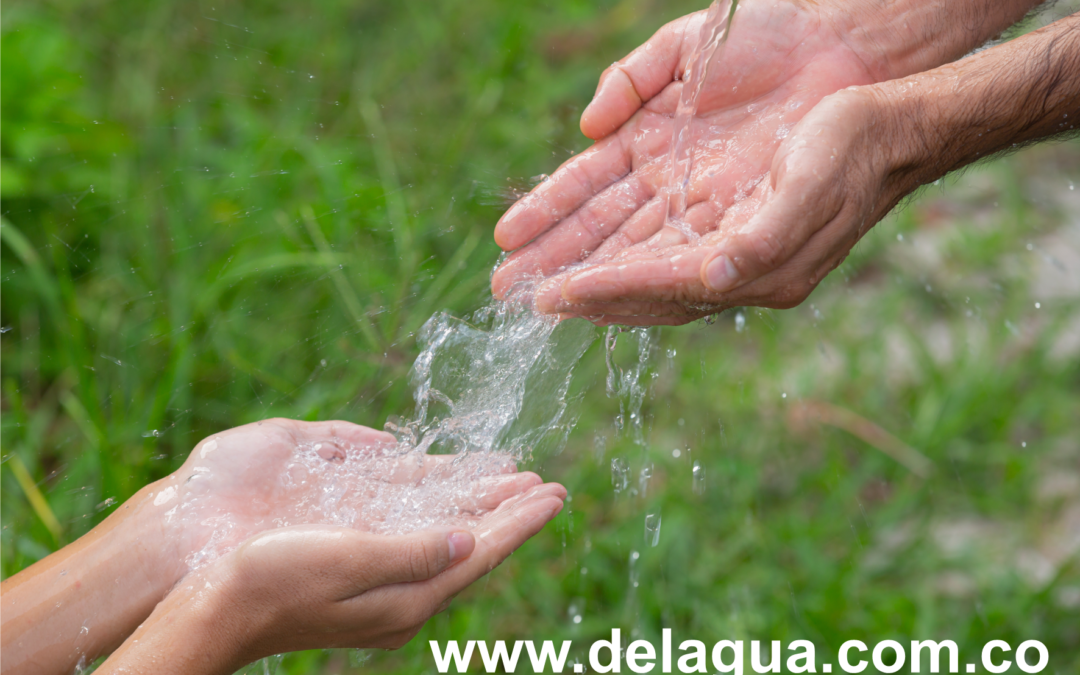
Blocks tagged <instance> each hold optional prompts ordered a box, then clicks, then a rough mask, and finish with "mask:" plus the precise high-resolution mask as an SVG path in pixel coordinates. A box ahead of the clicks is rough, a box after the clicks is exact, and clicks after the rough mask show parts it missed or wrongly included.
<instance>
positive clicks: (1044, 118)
mask: <svg viewBox="0 0 1080 675" xmlns="http://www.w3.org/2000/svg"><path fill="white" fill-rule="evenodd" d="M868 89H869V91H870V92H871V93H872V94H873V95H874V96H875V98H876V99H877V101H878V105H879V106H881V108H882V109H883V110H884V111H886V113H887V114H888V115H889V116H891V117H892V118H893V119H894V123H893V126H894V127H895V128H896V129H897V131H898V132H899V133H901V134H903V137H904V138H905V139H906V142H897V143H894V144H893V147H894V158H893V161H894V164H895V168H894V171H896V172H897V173H899V174H903V175H907V176H908V177H909V180H910V181H911V182H912V183H914V184H916V185H921V184H925V183H929V182H931V181H934V180H936V179H938V178H940V177H941V176H943V175H945V174H946V173H948V172H950V171H953V170H955V169H958V168H960V167H963V166H966V165H967V164H970V163H972V162H975V161H977V160H979V159H982V158H984V157H987V156H988V155H992V154H994V153H998V152H1001V151H1007V150H1010V149H1013V148H1016V147H1019V146H1021V145H1023V144H1026V143H1031V142H1033V141H1037V140H1041V139H1044V138H1048V137H1052V136H1057V135H1060V134H1067V133H1069V132H1073V131H1075V130H1076V129H1077V121H1078V120H1077V118H1078V117H1080V13H1077V14H1074V15H1072V16H1069V17H1066V18H1064V19H1061V20H1060V21H1057V22H1055V23H1053V24H1051V25H1049V26H1047V27H1045V28H1042V29H1040V30H1038V31H1034V32H1032V33H1030V34H1028V35H1025V36H1023V37H1020V38H1017V39H1016V40H1013V41H1011V42H1008V43H1006V44H1003V45H999V46H997V47H995V48H993V49H989V50H986V51H984V52H980V53H978V54H974V55H972V56H970V57H968V58H966V59H964V60H963V61H960V62H957V63H953V64H949V65H946V66H942V67H940V68H937V69H935V70H932V71H929V72H927V73H922V74H920V75H917V76H913V77H909V78H904V79H900V80H896V81H892V82H885V83H882V84H879V85H875V86H873V87H870V88H868Z"/></svg>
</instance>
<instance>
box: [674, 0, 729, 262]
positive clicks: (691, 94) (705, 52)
mask: <svg viewBox="0 0 1080 675" xmlns="http://www.w3.org/2000/svg"><path fill="white" fill-rule="evenodd" d="M738 4H739V3H738V0H713V3H712V4H711V5H710V6H709V11H708V13H707V14H706V15H705V23H703V24H702V26H701V33H700V35H699V36H698V44H697V48H695V49H694V51H693V53H691V54H690V58H689V59H688V60H687V63H686V70H685V71H684V72H685V73H686V75H684V79H683V87H682V93H681V95H680V96H679V105H678V107H677V108H676V109H675V122H674V128H673V130H672V136H671V154H670V162H671V176H670V178H669V179H668V186H667V189H666V193H667V220H666V221H665V225H666V226H668V227H673V228H675V229H677V230H679V231H680V232H682V233H683V234H684V235H686V237H687V238H688V239H690V240H691V241H692V240H695V239H697V236H698V235H697V234H696V233H694V232H693V230H692V229H691V227H690V225H689V223H687V222H686V206H687V198H688V195H689V192H690V176H691V174H692V173H693V170H694V130H693V120H694V117H695V116H696V115H697V110H698V99H699V98H700V96H701V90H702V87H703V86H704V85H705V80H706V78H707V77H708V73H709V65H710V64H711V63H712V62H713V60H714V59H715V58H716V56H717V51H718V50H719V49H720V48H721V47H723V46H724V45H725V44H726V43H727V38H728V34H729V33H730V28H731V23H732V20H733V19H734V17H735V9H736V8H737V7H738Z"/></svg>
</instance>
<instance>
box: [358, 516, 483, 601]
mask: <svg viewBox="0 0 1080 675" xmlns="http://www.w3.org/2000/svg"><path fill="white" fill-rule="evenodd" d="M475 547H476V540H475V539H474V538H473V535H472V533H471V532H468V531H466V530H445V529H435V530H423V531H421V532H415V533H413V534H406V535H400V536H392V537H389V536H382V535H372V537H371V539H370V546H369V547H368V550H367V551H366V552H365V555H364V558H365V563H366V565H365V566H366V567H367V570H366V572H367V574H365V575H364V576H365V581H366V582H367V584H366V585H367V586H368V587H369V588H375V587H377V586H385V585H386V584H397V583H403V582H410V581H423V580H425V579H430V578H432V577H434V576H438V575H439V574H440V573H442V572H443V571H444V570H446V569H447V568H449V567H450V566H452V565H453V564H454V563H456V562H458V561H459V560H463V559H464V558H467V557H468V556H469V554H470V553H472V552H473V549H474V548H475Z"/></svg>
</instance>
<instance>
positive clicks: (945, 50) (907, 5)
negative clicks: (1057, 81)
mask: <svg viewBox="0 0 1080 675" xmlns="http://www.w3.org/2000/svg"><path fill="white" fill-rule="evenodd" d="M796 1H797V2H802V3H812V4H816V5H818V6H819V7H821V11H822V12H823V13H825V14H829V15H831V16H832V17H833V18H832V21H831V23H832V24H833V25H834V26H836V27H837V30H838V32H840V34H841V35H842V36H843V39H844V41H845V42H847V43H848V46H850V47H851V48H852V49H854V50H855V51H856V52H857V53H860V54H862V55H863V56H864V60H865V61H866V62H867V65H868V66H869V67H870V68H871V69H872V70H874V71H875V73H874V74H875V75H876V77H877V79H878V80H879V81H884V80H890V79H895V78H898V77H905V76H907V75H911V74H913V73H919V72H922V71H925V70H929V69H931V68H936V67H937V66H940V65H942V64H945V63H951V62H952V61H955V60H956V59H959V58H961V57H963V56H964V55H965V54H968V53H970V52H971V51H972V50H973V49H975V48H977V47H979V46H981V45H983V44H985V43H986V42H987V41H989V40H991V39H993V38H995V37H997V36H998V35H1000V34H1001V33H1002V32H1003V31H1005V30H1006V29H1007V28H1009V27H1010V26H1012V25H1013V24H1015V23H1016V22H1018V21H1020V20H1021V19H1022V18H1024V15H1025V14H1027V13H1028V12H1029V11H1031V10H1032V9H1034V8H1035V7H1037V6H1039V5H1040V4H1042V3H1043V2H1044V1H1045V0H947V1H939V0H891V1H889V0H796Z"/></svg>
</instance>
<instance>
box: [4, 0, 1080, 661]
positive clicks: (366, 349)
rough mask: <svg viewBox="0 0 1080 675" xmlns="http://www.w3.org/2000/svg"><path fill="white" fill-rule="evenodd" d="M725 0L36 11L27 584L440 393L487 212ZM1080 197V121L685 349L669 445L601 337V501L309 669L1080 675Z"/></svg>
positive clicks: (22, 462)
mask: <svg viewBox="0 0 1080 675" xmlns="http://www.w3.org/2000/svg"><path fill="white" fill-rule="evenodd" d="M701 4H703V3H694V2H682V1H679V2H659V1H650V0H624V1H621V2H614V1H604V2H584V1H580V0H551V1H549V2H515V3H508V2H495V1H494V0H476V1H473V2H468V3H465V2H433V1H431V0H428V1H425V2H394V3H389V2H364V1H358V0H353V1H352V2H340V1H338V0H318V1H317V2H309V3H286V2H274V1H267V2H260V3H253V2H252V3H246V4H241V3H238V2H231V1H228V0H214V1H213V2H208V1H206V0H195V1H191V2H173V1H172V0H162V1H161V2H156V3H134V4H130V3H125V2H109V3H106V2H100V1H97V0H92V1H91V2H78V3H77V2H71V1H69V0H46V1H41V2H34V3H27V2H10V3H6V4H5V6H4V13H3V39H2V50H3V53H2V64H3V74H2V100H3V106H2V113H3V118H2V162H3V164H2V167H0V188H2V195H0V197H2V211H3V225H2V228H0V234H2V237H3V247H2V260H0V264H2V282H3V283H2V306H0V311H2V320H0V325H2V330H3V336H2V338H0V345H2V380H3V403H2V406H3V407H2V445H3V465H2V469H0V480H2V519H3V528H2V541H0V549H2V569H3V575H4V576H5V578H6V577H7V576H10V575H11V574H14V573H15V572H16V571H18V570H20V569H22V568H24V567H26V566H27V565H30V564H32V563H33V562H34V561H35V560H38V559H39V558H41V557H43V556H45V555H47V554H48V553H49V552H50V551H53V550H56V549H57V548H58V547H60V546H62V545H63V544H65V543H67V542H70V541H72V540H74V539H75V538H77V537H78V536H80V535H81V534H83V533H85V532H86V531H87V530H88V529H89V528H91V527H92V526H93V525H94V524H95V523H97V522H99V521H100V520H101V519H102V518H104V517H105V516H106V515H107V514H108V513H109V512H110V511H111V509H112V508H115V506H116V505H117V504H118V503H120V502H122V501H123V500H124V499H125V498H127V497H128V496H130V495H131V494H132V493H133V492H134V491H135V490H137V489H138V488H139V487H140V486H142V485H143V484H145V483H146V482H148V481H152V480H155V479H158V478H160V477H162V476H164V475H166V474H167V473H169V472H170V471H172V470H173V469H175V468H176V467H177V466H179V464H180V463H181V462H182V460H183V459H184V457H185V456H186V454H187V452H188V451H189V450H190V449H191V447H192V446H193V445H194V444H195V443H196V442H197V441H198V440H199V439H200V438H202V437H203V436H205V435H207V434H209V433H212V432H214V431H217V430H220V429H223V428H226V427H232V426H236V425H239V424H242V423H246V422H250V421H253V420H258V419H260V418H264V417H268V416H273V415H281V416H288V417H295V418H303V419H325V418H340V419H348V420H352V421H356V422H359V423H364V424H369V425H371V426H376V427H378V426H381V425H382V423H383V422H384V421H385V419H386V417H387V416H388V415H391V414H399V415H402V414H408V413H409V412H410V410H411V397H410V391H409V388H408V383H407V379H408V378H407V373H408V369H409V366H410V364H411V362H412V359H413V357H414V355H415V344H414V335H415V332H416V330H417V329H418V328H419V326H420V325H421V324H422V323H423V322H424V321H425V320H426V319H427V318H428V317H429V316H430V315H431V314H432V313H433V312H434V311H436V310H439V309H450V310H452V311H454V312H457V313H462V312H466V311H470V310H472V309H474V308H476V307H478V306H480V305H482V304H483V303H485V302H486V299H487V297H488V295H487V279H488V275H489V273H490V270H491V268H492V266H493V265H494V263H495V261H496V259H497V256H498V251H497V248H496V247H495V246H494V244H493V243H492V241H491V228H492V226H493V225H494V223H495V221H496V219H497V218H498V216H499V215H500V213H501V212H502V210H503V209H505V207H506V205H507V204H508V203H509V201H511V200H512V199H513V198H514V196H515V195H516V194H518V193H519V192H520V191H521V190H522V189H527V188H528V187H529V186H530V185H531V184H532V183H531V180H532V179H531V177H533V176H536V175H537V174H540V173H542V172H550V171H552V170H553V169H554V168H555V167H556V166H558V165H559V164H560V163H561V162H562V161H563V160H565V159H566V158H567V157H568V156H569V155H570V154H571V153H573V152H575V151H579V150H581V149H583V148H584V147H586V140H585V139H584V138H583V137H582V136H581V135H580V133H579V132H578V131H577V117H578V115H579V114H580V112H581V110H582V108H583V106H584V104H585V103H587V101H588V100H589V97H590V96H591V94H592V91H593V87H594V86H595V81H596V78H597V76H598V74H599V72H600V71H601V70H602V69H603V67H604V66H606V65H607V64H609V63H611V62H612V61H614V60H615V59H617V58H619V57H620V56H622V55H623V54H625V53H626V52H627V51H629V50H630V49H631V48H633V47H634V46H636V45H637V44H640V43H641V42H642V41H643V40H644V39H646V38H647V37H648V36H649V35H650V34H651V33H652V32H653V31H654V30H655V29H656V28H658V27H659V26H660V25H661V24H662V23H664V22H665V21H667V20H670V19H673V18H675V17H677V16H679V15H681V14H683V13H686V12H688V11H691V10H694V9H698V8H700V5H701ZM1077 184H1080V145H1078V143H1077V142H1076V141H1070V142H1065V143H1059V144H1056V145H1045V146H1040V147H1034V148H1030V149H1027V150H1024V151H1023V152H1020V153H1018V154H1016V155H1013V156H1011V157H1008V158H1004V159H998V160H995V161H992V162H988V163H984V164H982V165H980V166H978V167H976V168H974V169H972V170H970V171H968V172H967V173H966V174H964V175H963V176H962V177H959V178H955V179H950V180H947V181H945V184H944V185H940V186H934V187H931V188H929V189H927V190H926V191H924V192H923V193H922V194H921V195H920V196H919V198H917V199H915V200H913V201H912V202H911V203H909V204H907V205H905V207H904V208H902V209H901V210H900V211H899V212H898V213H897V214H896V215H894V216H893V217H890V219H888V220H887V221H886V222H885V223H883V224H881V225H880V226H878V227H877V228H876V229H875V230H874V231H873V232H872V233H871V234H870V235H869V236H868V237H867V238H866V239H865V240H864V242H863V243H862V244H860V245H859V247H858V248H857V249H856V251H855V253H854V254H853V256H852V258H851V259H850V260H849V261H848V262H847V263H845V265H844V266H843V267H842V268H841V269H840V270H838V271H837V272H836V273H834V274H833V275H832V277H830V278H829V279H828V280H827V281H826V282H825V283H824V284H823V286H822V287H821V288H820V289H819V290H818V291H817V292H816V293H815V294H814V295H813V296H812V297H811V299H810V300H809V301H808V302H807V303H806V304H805V305H804V306H802V307H800V308H798V309H795V310H790V311H787V312H769V311H757V310H746V311H744V312H741V313H736V312H729V313H726V314H724V315H722V316H721V317H720V318H719V320H718V321H717V322H716V323H715V324H714V325H706V324H704V323H699V324H695V325H691V326H687V327H683V328H680V329H673V330H664V331H662V332H660V334H659V343H658V347H657V348H656V350H655V353H654V356H653V359H652V362H651V365H650V372H649V373H648V374H647V378H648V379H647V381H648V382H649V383H650V387H651V391H650V395H649V396H648V397H647V399H646V402H645V408H644V411H645V413H646V420H647V425H646V426H647V428H646V435H645V437H646V443H645V445H644V446H638V445H635V444H634V443H633V442H632V441H631V439H629V438H627V437H625V436H619V435H617V434H616V433H615V430H614V428H613V425H612V420H613V418H614V416H615V415H616V414H617V412H618V408H619V402H618V401H616V400H612V399H610V398H608V397H607V396H606V395H605V394H604V382H603V381H604V374H605V366H604V360H603V356H602V354H601V353H600V350H599V348H598V345H597V344H594V346H593V348H592V349H591V350H590V352H589V353H588V354H587V356H586V359H585V361H584V362H583V364H582V365H581V366H580V368H579V371H578V375H577V385H576V386H577V390H578V391H579V393H581V394H582V395H583V397H582V399H581V403H580V414H581V421H580V423H579V425H578V427H577V429H576V430H575V431H574V432H573V434H572V435H571V437H570V442H569V445H568V447H567V448H566V450H565V451H563V452H562V453H561V454H558V455H554V456H545V457H538V458H537V459H536V461H535V464H534V466H532V467H531V468H533V469H536V470H538V471H540V472H541V473H542V474H543V475H544V476H545V477H546V478H548V479H550V480H558V481H562V482H563V483H564V484H565V485H566V486H567V487H568V488H569V490H570V494H571V499H572V501H570V502H569V503H568V504H567V508H566V509H565V510H564V511H563V513H562V514H561V515H560V516H559V517H558V518H557V520H556V522H555V523H554V524H552V525H550V526H549V527H548V528H547V529H546V530H545V531H544V532H542V533H541V534H540V535H539V536H537V537H536V538H535V539H534V540H532V541H531V542H529V543H528V544H527V545H526V546H525V547H524V548H523V549H522V550H520V551H519V552H517V553H516V554H515V555H514V556H513V557H512V558H510V559H509V560H508V561H507V562H506V563H505V564H504V565H503V566H502V567H500V568H498V569H497V570H496V571H495V572H493V573H492V574H491V575H490V576H489V577H488V578H487V579H486V580H485V581H483V582H481V583H479V584H477V585H476V587H474V588H473V589H470V590H469V591H468V592H466V593H465V594H463V595H462V596H461V597H460V598H459V599H458V600H457V601H456V602H455V603H454V605H453V606H452V607H451V609H450V610H449V611H447V612H446V613H444V614H442V615H440V616H438V617H437V618H435V619H433V620H432V621H431V622H429V624H428V626H427V627H426V628H425V629H424V631H423V632H422V633H421V634H420V636H418V638H417V639H416V640H414V641H413V642H412V643H411V644H410V645H409V646H407V647H406V648H404V649H402V650H400V651H397V652H392V653H390V652H378V653H364V654H359V655H358V654H355V653H349V652H308V653H300V654H293V655H290V656H289V657H287V658H286V659H285V660H284V662H283V663H282V664H281V669H282V670H281V672H288V673H308V672H317V673H342V672H354V671H361V670H363V671H375V672H401V673H418V672H434V668H435V667H434V662H433V660H432V658H431V656H430V651H429V649H428V647H427V641H428V640H429V639H438V640H445V639H450V638H458V639H488V640H494V639H508V640H513V639H537V640H539V639H556V640H561V639H574V640H575V644H576V645H577V646H575V650H574V652H573V657H577V658H580V659H582V660H585V659H586V657H587V654H586V650H585V646H586V645H587V644H588V643H589V642H591V641H592V640H594V639H599V638H601V637H607V636H608V635H609V633H610V629H611V628H613V627H620V628H622V629H623V631H624V634H632V635H641V636H644V637H648V638H651V639H653V640H654V642H656V643H657V644H658V643H659V633H660V628H661V627H671V628H673V629H674V630H675V635H676V640H677V641H678V640H682V639H689V638H696V639H701V640H705V641H706V642H709V643H711V642H714V641H716V640H720V639H725V638H730V639H738V638H743V639H748V640H749V639H762V640H768V639H778V640H785V641H789V642H790V641H791V640H795V639H809V640H812V641H814V642H815V643H816V645H817V646H818V650H819V657H818V660H819V662H822V661H826V660H832V659H833V657H834V655H835V652H836V650H837V648H838V647H839V644H840V643H841V642H842V641H844V640H847V639H861V640H864V641H866V642H867V643H871V644H872V643H873V642H875V641H878V640H883V639H898V640H901V641H906V640H910V639H930V638H933V639H946V638H950V639H953V640H955V641H956V642H957V643H958V644H959V645H960V647H961V662H964V661H965V659H967V660H971V661H975V660H977V655H978V652H979V650H980V649H981V646H982V644H983V643H984V642H985V641H988V640H990V639H1004V640H1007V641H1009V642H1011V643H1012V644H1013V645H1014V646H1015V645H1017V644H1019V643H1020V642H1021V641H1023V640H1026V639H1039V640H1041V641H1043V642H1044V643H1045V644H1046V645H1047V647H1048V648H1049V650H1050V654H1051V665H1050V667H1049V668H1048V669H1047V671H1046V672H1053V673H1058V674H1064V673H1076V672H1080V565H1078V561H1077V558H1078V551H1080V191H1078V190H1076V189H1075V187H1076V185H1077ZM740 316H741V318H739V317H740ZM623 342H625V340H624V341H623ZM676 451H677V452H676ZM913 453H917V455H916V454H913ZM919 455H921V456H923V457H925V458H926V460H928V462H929V463H930V465H929V466H930V467H931V468H930V469H928V470H927V472H926V476H925V477H920V476H918V475H917V471H918V470H919V469H920V467H922V466H923V465H922V464H920V461H921V460H920V459H919V457H918V456H919ZM616 458H619V459H623V460H625V461H626V462H628V464H629V466H630V469H631V471H632V479H631V485H632V486H633V487H634V490H627V491H624V492H622V493H621V494H615V493H614V492H613V490H612V483H611V461H612V459H616ZM897 458H899V459H900V460H902V461H897ZM695 461H697V462H700V463H701V465H702V466H703V467H704V470H705V473H706V477H707V479H706V485H707V487H706V490H705V491H704V493H703V494H700V495H699V494H696V493H695V492H694V491H693V490H692V489H691V484H692V483H691V467H692V464H693V462H695ZM649 464H652V465H653V467H654V468H653V477H652V479H651V481H649V482H648V485H647V488H646V489H641V488H643V487H645V486H642V485H641V484H640V482H639V476H640V473H641V470H642V469H643V468H645V467H646V466H647V465H649ZM913 469H914V471H913ZM635 491H636V494H635V493H634V492H635ZM649 512H658V513H659V514H660V515H661V517H662V529H661V536H660V539H659V545H658V546H656V547H651V546H649V545H648V543H647V542H646V541H645V537H644V529H643V528H644V518H645V514H646V513H649ZM634 552H637V553H638V554H639V555H640V558H638V559H637V562H636V563H635V564H634V565H633V566H632V565H631V562H630V561H631V557H632V555H633V553H634ZM575 617H580V619H577V618H575ZM676 644H677V643H676ZM474 664H475V665H476V666H477V667H479V665H480V664H479V660H476V661H474ZM924 667H926V666H924ZM260 668H261V666H260ZM872 671H873V667H872V666H871V668H870V669H869V670H868V671H867V672H872ZM260 672H261V670H260ZM905 672H906V671H905ZM978 672H981V670H980V671H978ZM1014 672H1018V671H1016V669H1015V666H1014Z"/></svg>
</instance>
